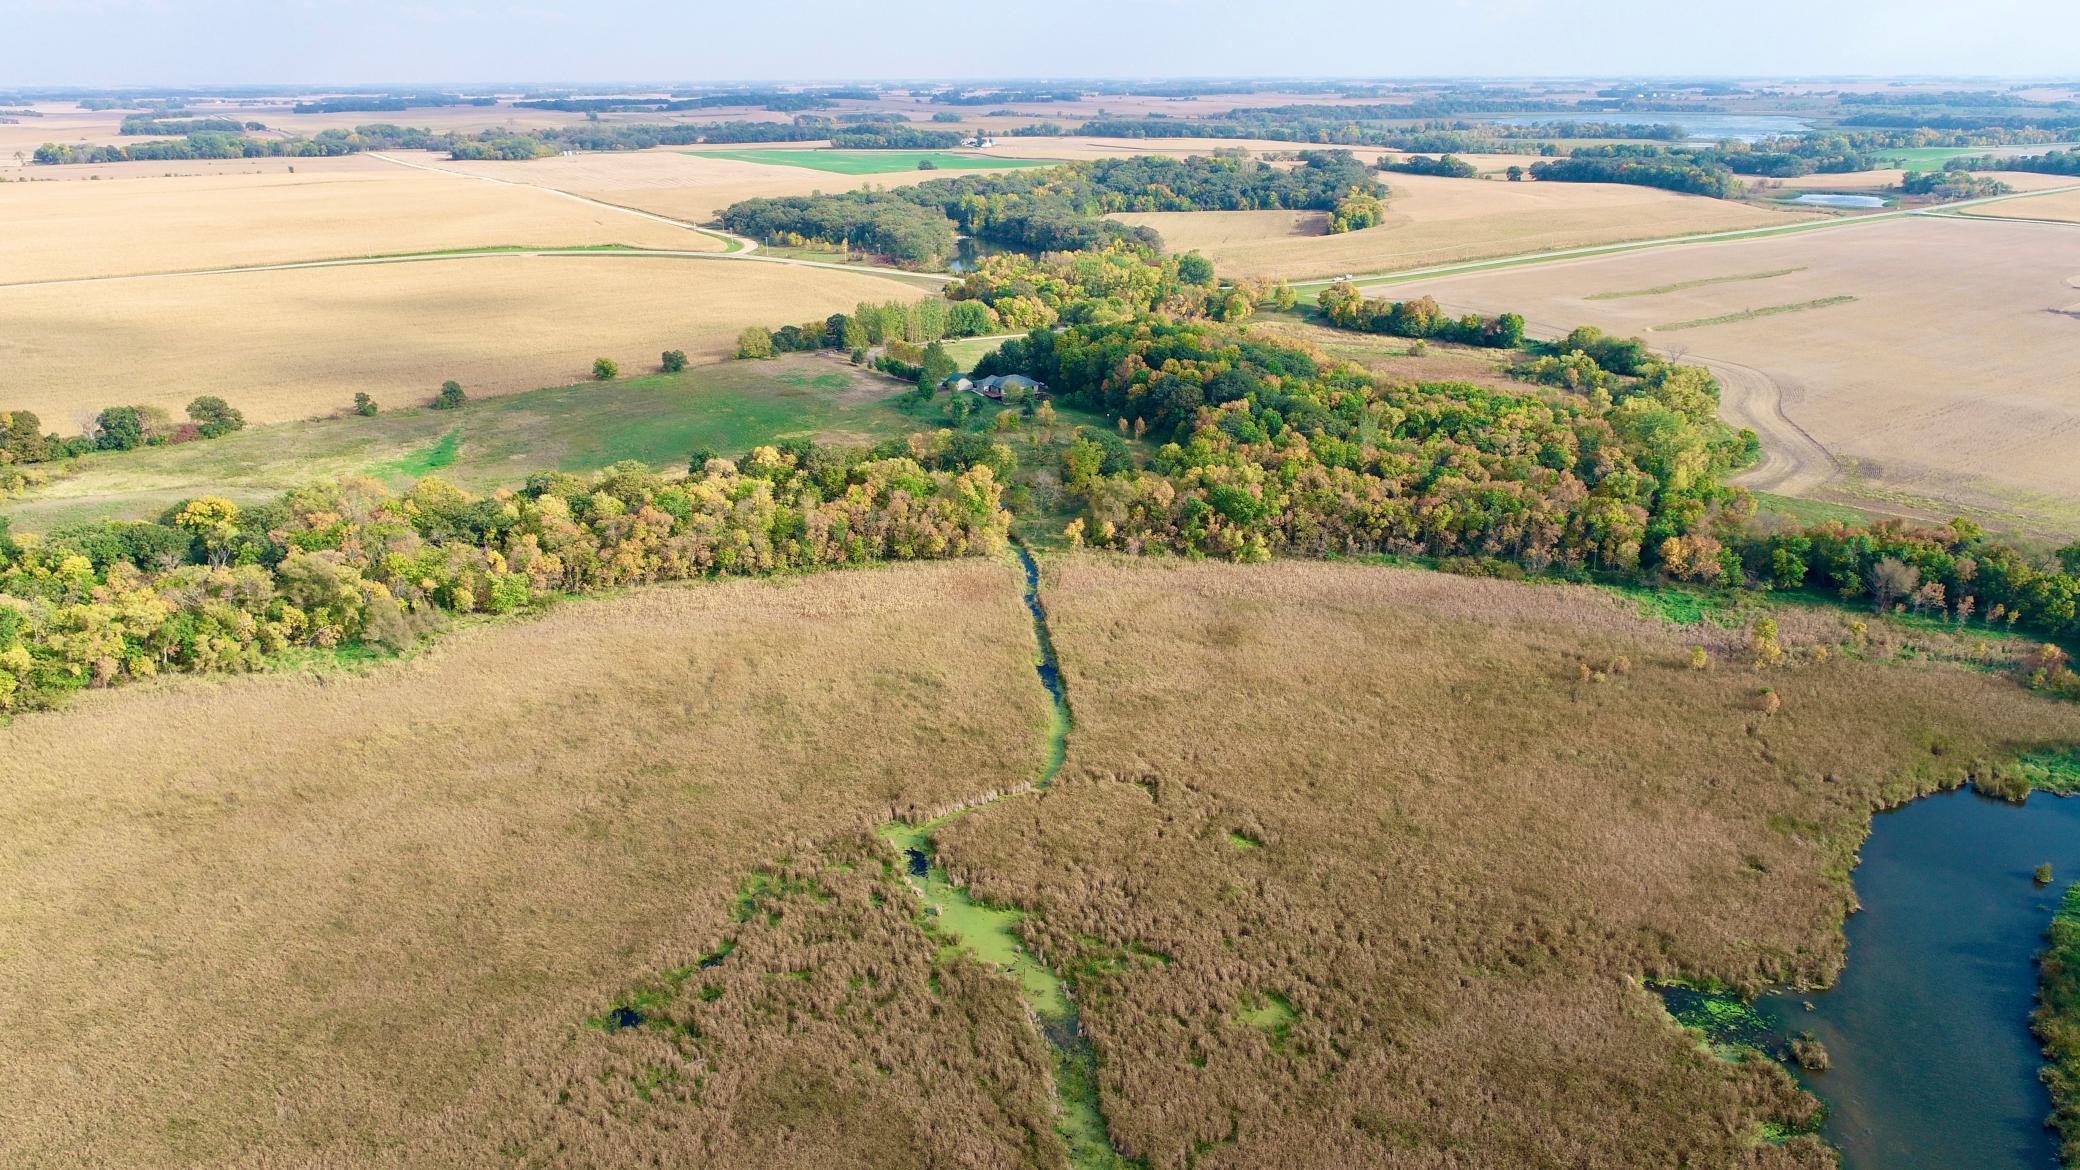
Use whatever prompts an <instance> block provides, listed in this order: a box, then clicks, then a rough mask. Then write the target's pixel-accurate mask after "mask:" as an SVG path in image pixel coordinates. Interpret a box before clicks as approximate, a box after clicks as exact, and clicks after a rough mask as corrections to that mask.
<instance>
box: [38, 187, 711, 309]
mask: <svg viewBox="0 0 2080 1170" xmlns="http://www.w3.org/2000/svg"><path fill="white" fill-rule="evenodd" d="M320 161H323V160H320ZM0 222H5V223H7V224H8V225H9V228H10V230H9V231H7V232H5V233H0V283H4V284H17V283H28V282H33V281H41V280H62V279H68V278H74V277H85V276H108V275H118V274H125V273H140V272H169V271H177V270H180V269H194V268H217V267H231V266H243V265H252V264H271V263H280V262H284V261H296V260H327V259H335V258H339V257H347V256H370V255H380V254H385V253H396V252H423V251H436V250H442V249H460V248H479V247H499V246H506V245H514V246H529V247H555V246H574V245H576V246H584V245H596V244H627V245H630V246H634V247H657V248H673V249H678V250H682V251H719V250H720V249H721V247H722V243H721V242H720V241H718V240H717V239H716V238H715V237H713V236H710V235H706V234H704V233H701V232H696V231H690V230H688V229H685V228H679V227H673V226H672V225H670V224H665V223H660V222H658V221H657V220H654V219H650V218H647V217H644V216H638V215H630V214H629V213H627V212H624V211H617V210H615V209H612V208H605V207H598V206H591V205H587V204H584V203H580V202H578V201H576V200H573V199H565V198H561V197H559V196H556V195H553V194H549V193H547V192H543V191H536V190H530V189H529V188H526V187H519V186H509V185H502V184H495V183H484V182H475V181H472V180H470V179H468V178H464V177H459V176H452V175H444V174H433V173H430V172H427V171H422V170H408V169H406V168H404V167H400V166H382V167H380V168H379V169H373V170H371V169H366V168H357V169H355V170H352V171H326V170H318V171H315V172H313V171H312V170H311V169H310V168H309V167H308V166H306V167H304V168H302V169H300V170H299V171H298V172H297V173H296V174H264V175H222V176H209V177H193V178H159V179H135V180H121V181H117V182H103V183H6V184H0Z"/></svg>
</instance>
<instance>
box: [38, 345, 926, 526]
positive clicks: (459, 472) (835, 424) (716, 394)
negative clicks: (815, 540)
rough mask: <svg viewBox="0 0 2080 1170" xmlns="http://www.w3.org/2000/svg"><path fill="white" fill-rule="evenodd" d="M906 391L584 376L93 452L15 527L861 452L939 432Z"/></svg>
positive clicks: (808, 362)
mask: <svg viewBox="0 0 2080 1170" xmlns="http://www.w3.org/2000/svg"><path fill="white" fill-rule="evenodd" d="M907 390H908V387H907V385H906V384H904V383H902V382H898V381H896V380H895V379H893V378H889V377H885V376H883V375H880V374H875V373H871V372H863V371H859V370H855V369H853V368H852V367H850V366H847V365H845V364H843V363H842V362H839V361H835V360H832V359H830V358H827V357H820V356H818V357H810V356H795V357H788V358H781V359H778V360H776V361H771V362H725V363H722V364H719V365H709V366H696V367H694V368H693V369H690V370H687V371H686V372H685V373H682V374H649V375H645V376H642V377H634V378H625V379H623V380H621V381H618V382H613V383H599V382H579V383H575V384H572V385H567V386H551V387H546V388H544V389H540V390H530V391H527V392H526V393H522V394H513V395H507V396H505V397H502V398H489V399H482V400H479V401H476V402H471V403H469V404H468V405H466V406H464V407H463V408H462V409H460V410H452V411H440V410H432V409H429V408H426V407H423V406H421V407H413V408H409V409H397V410H385V411H384V412H383V413H381V414H379V415H377V416H375V417H374V418H359V417H354V416H349V417H346V418H337V419H315V420H309V421H304V422H292V423H283V424H280V425H276V426H269V427H259V428H253V429H249V430H246V431H242V432H240V433H238V434H235V435H229V436H226V437H225V438H222V439H217V440H214V441H210V442H201V443H188V444H183V445H181V446H177V447H154V448H148V449H145V450H142V451H135V452H126V453H123V454H108V455H91V456H88V457H86V458H85V459H84V460H82V461H81V466H82V468H83V470H82V471H81V472H80V473H79V474H76V475H72V476H68V477H64V478H61V479H59V480H58V481H57V482H55V483H53V484H51V485H50V486H49V487H48V488H46V489H44V490H43V491H41V492H39V493H36V494H34V495H31V496H29V497H26V498H23V499H19V500H14V501H11V502H9V503H8V504H7V506H6V507H5V508H0V514H6V515H8V516H10V517H11V518H12V519H13V520H14V522H15V527H16V529H17V530H18V531H24V532H30V531H46V530H48V529H50V528H52V527H55V526H58V525H61V524H69V523H74V522H79V521H89V520H95V519H99V518H102V517H116V518H121V519H141V518H144V517H148V516H152V515H156V514H157V513H158V512H159V511H161V510H162V509H164V508H165V507H166V506H167V505H169V504H172V503H174V502H176V501H178V500H182V499H186V498H188V497H190V496H196V495H203V494H210V495H219V496H225V497H227V498H230V499H234V500H239V501H247V502H250V501H257V500H263V499H268V498H271V497H272V496H274V495H276V494H278V493H280V492H281V491H283V490H285V489H287V488H290V487H293V486H295V485H297V484H302V483H307V482H309V481H311V480H313V479H320V478H326V477H332V476H342V475H367V476H373V477H376V478H378V479H382V480H385V481H387V482H389V483H391V484H393V485H402V484H404V483H407V482H409V481H411V480H414V479H417V478H419V477H420V476H425V475H438V476H440V477H441V478H443V479H446V480H448V481H450V482H452V483H455V484H457V485H460V486H462V487H465V488H468V489H470V490H472V491H486V490H490V489H492V488H496V487H500V486H510V485H517V484H519V483H520V482H521V481H522V480H524V479H525V478H526V477H527V475H528V474H530V473H531V472H535V471H541V470H558V471H586V470H592V469H596V468H600V467H604V466H606V465H607V464H610V463H614V462H616V461H619V460H623V459H636V460H641V461H642V462H644V463H648V464H652V465H653V466H657V467H664V468H671V467H683V466H684V465H685V462H686V459H687V457H688V455H689V454H690V453H692V452H693V451H694V450H695V449H697V448H701V447H707V448H710V449H712V450H714V451H716V452H718V453H721V454H723V455H728V456H736V455H740V454H742V453H743V452H745V451H747V450H749V449H750V448H752V447H754V446H757V445H759V444H761V443H770V442H774V441H776V440H779V439H784V438H794V437H808V438H814V439H817V440H819V441H823V442H844V443H867V442H873V441H874V440H877V439H880V438H884V437H886V436H889V435H897V434H907V433H908V432H910V431H913V430H925V429H930V428H931V427H933V426H934V425H938V421H937V420H936V419H935V418H926V417H923V416H921V415H914V414H909V413H905V412H904V410H903V408H902V406H901V405H900V404H899V403H898V402H897V401H895V399H896V398H898V397H899V396H900V395H902V394H904V393H905V392H906V391H907Z"/></svg>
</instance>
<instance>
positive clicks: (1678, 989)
mask: <svg viewBox="0 0 2080 1170" xmlns="http://www.w3.org/2000/svg"><path fill="white" fill-rule="evenodd" d="M1652 990H1653V992H1654V993H1655V994H1656V995H1659V996H1660V997H1661V1006H1662V1008H1663V1009H1664V1010H1665V1011H1667V1012H1668V1014H1669V1016H1670V1018H1672V1019H1674V1020H1675V1022H1676V1023H1678V1024H1680V1025H1682V1026H1683V1027H1684V1028H1686V1029H1688V1030H1690V1031H1692V1032H1695V1033H1697V1034H1699V1035H1700V1036H1702V1037H1703V1039H1704V1042H1705V1045H1706V1046H1707V1047H1709V1048H1710V1049H1711V1050H1712V1052H1713V1053H1714V1054H1715V1055H1718V1056H1720V1057H1722V1058H1724V1059H1727V1060H1741V1059H1744V1058H1745V1057H1746V1055H1747V1054H1748V1053H1749V1052H1762V1053H1770V1052H1774V1051H1776V1050H1777V1049H1778V1048H1780V1047H1782V1044H1781V1041H1782V1039H1783V1038H1782V1037H1781V1036H1779V1035H1778V1034H1777V1032H1776V1030H1775V1029H1773V1028H1771V1027H1770V1025H1769V1021H1767V1020H1765V1019H1763V1017H1762V1013H1761V1012H1759V1011H1757V1010H1755V1005H1754V1004H1753V1003H1750V1002H1749V1001H1747V1000H1745V999H1742V998H1741V997H1740V996H1738V995H1734V994H1733V993H1731V992H1726V991H1720V990H1716V989H1712V988H1703V987H1692V986H1690V985H1688V984H1682V983H1661V984H1655V985H1654V986H1653V987H1652Z"/></svg>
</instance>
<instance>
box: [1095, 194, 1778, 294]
mask: <svg viewBox="0 0 2080 1170" xmlns="http://www.w3.org/2000/svg"><path fill="white" fill-rule="evenodd" d="M1381 177H1382V178H1383V179H1385V181H1386V183H1387V187H1388V189H1389V191H1390V192H1391V194H1390V195H1389V196H1388V199H1387V219H1386V222H1385V223H1382V224H1380V225H1379V226H1378V227H1372V228H1367V229H1365V230H1363V231H1356V232H1345V233H1343V234H1341V235H1333V236H1332V235H1328V234H1327V231H1328V228H1327V218H1326V216H1325V215H1324V214H1323V213H1322V212H1317V211H1298V212H1296V211H1194V212H1158V213H1153V214H1131V215H1120V216H1116V217H1115V218H1117V219H1121V220H1124V221H1126V222H1128V223H1135V224H1145V225H1147V226H1149V227H1152V228H1154V229H1156V230H1157V231H1158V232H1161V233H1162V235H1163V241H1164V244H1165V246H1166V247H1168V248H1169V249H1171V250H1172V251H1179V252H1184V251H1198V252H1201V253H1203V254H1204V255H1205V256H1206V258H1207V259H1209V260H1211V261H1213V262H1214V265H1215V267H1217V268H1218V269H1219V270H1220V271H1221V272H1222V273H1223V274H1225V275H1233V276H1248V277H1278V276H1284V277H1292V278H1296V279H1297V278H1306V277H1322V276H1337V275H1340V274H1343V273H1346V272H1354V273H1367V272H1387V271H1392V270H1395V269H1402V268H1421V267H1425V266H1428V265H1432V264H1444V263H1449V262H1451V261H1455V260H1472V259H1479V258H1483V257H1489V256H1507V255H1514V254H1516V253H1520V252H1533V251H1540V250H1544V249H1551V248H1573V247H1582V246H1585V245H1590V244H1604V243H1613V242H1617V241H1621V240H1637V239H1650V238H1653V237H1657V236H1673V235H1687V234H1691V233H1697V232H1716V231H1731V230H1736V229H1740V228H1752V227H1767V226H1772V225H1776V224H1786V223H1794V222H1797V221H1798V220H1800V219H1804V218H1809V217H1808V216H1806V215H1805V214H1803V213H1799V212H1791V211H1777V210H1773V209H1769V208H1761V207H1756V206H1753V205H1750V204H1742V203H1731V202H1728V201H1726V200H1722V199H1709V198H1705V197H1703V196H1699V195H1679V194H1675V193H1673V192H1668V191H1660V190H1656V189H1654V188H1650V187H1630V186H1618V185H1615V184H1605V183H1511V182H1507V181H1499V180H1475V179H1441V178H1436V177H1434V176H1430V175H1398V174H1387V175H1383V176H1381Z"/></svg>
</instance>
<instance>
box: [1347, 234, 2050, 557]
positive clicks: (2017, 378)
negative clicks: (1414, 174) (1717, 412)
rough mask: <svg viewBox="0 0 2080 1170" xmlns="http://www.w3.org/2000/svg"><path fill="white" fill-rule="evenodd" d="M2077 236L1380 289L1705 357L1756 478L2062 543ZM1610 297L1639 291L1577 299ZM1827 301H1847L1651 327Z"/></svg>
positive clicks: (1832, 242) (1493, 276)
mask: <svg viewBox="0 0 2080 1170" xmlns="http://www.w3.org/2000/svg"><path fill="white" fill-rule="evenodd" d="M2034 202H2036V200H2033V199H2032V200H2018V201H2017V202H2016V203H2014V204H2008V205H1999V206H2013V207H2017V208H2021V207H2026V206H2028V205H2029V204H2031V203H2034ZM2071 237H2072V231H2071V229H2069V228H2065V227H2062V226H2058V225H2049V224H2026V223H2003V222H1998V221H1991V220H1989V221H1986V222H1963V221H1958V220H1952V219H1935V218H1928V217H1917V218H1913V219H1907V220H1892V221H1888V222H1883V223H1874V224H1870V225H1868V226H1852V227H1845V228H1841V229H1836V230H1830V231H1824V232H1815V233H1810V234H1796V235H1792V236H1785V237H1776V238H1767V239H1760V240H1747V241H1739V242H1733V243H1721V244H1694V245H1686V246H1681V247H1671V248H1659V249H1654V250H1651V251H1644V252H1636V253H1628V254H1624V255H1618V256H1609V257H1600V258H1593V259H1586V260H1578V261H1568V262H1562V263H1555V264H1546V265H1538V266H1533V267H1524V268H1514V269H1505V270H1501V271H1496V272H1490V273H1482V274H1475V275H1467V276H1457V277H1449V278H1443V279H1439V280H1436V281H1426V282H1421V283H1418V284H1401V285H1394V286H1389V287H1387V288H1383V289H1381V290H1379V292H1380V293H1381V294H1384V295H1391V296H1395V297H1405V296H1409V295H1412V294H1416V293H1427V294H1430V295H1433V296H1435V297H1437V298H1438V300H1440V301H1441V302H1443V303H1445V304H1446V305H1447V306H1451V307H1455V308H1480V309H1485V310H1488V311H1500V310H1504V309H1515V310H1517V311H1520V312H1522V313H1524V314H1525V315H1526V316H1527V317H1529V318H1530V320H1531V321H1532V323H1533V324H1534V326H1537V327H1543V328H1544V329H1545V330H1547V331H1548V332H1551V331H1558V330H1564V329H1566V328H1568V327H1571V326H1573V325H1575V324H1580V323H1589V324H1595V325H1599V326H1602V327H1603V328H1605V329H1609V330H1612V331H1614V332H1619V333H1623V334H1637V335H1640V336H1644V337H1645V338H1646V339H1647V340H1648V342H1649V343H1651V344H1653V345H1655V346H1656V347H1659V348H1663V349H1675V350H1679V351H1681V352H1683V353H1685V354H1686V355H1687V360H1691V361H1699V360H1702V361H1706V362H1707V363H1708V364H1714V365H1716V366H1718V367H1719V368H1720V373H1721V377H1722V380H1723V381H1725V382H1726V384H1727V399H1726V406H1727V414H1728V417H1729V418H1732V419H1733V420H1734V421H1736V422H1738V423H1742V424H1745V425H1753V426H1755V427H1756V429H1757V430H1758V431H1759V432H1760V433H1762V434H1763V435H1764V437H1765V441H1766V443H1768V444H1769V445H1771V446H1772V447H1773V448H1774V451H1773V454H1775V455H1777V456H1779V457H1778V458H1775V459H1773V460H1772V462H1770V463H1769V464H1766V465H1765V467H1764V468H1762V469H1760V470H1759V471H1758V472H1757V473H1756V474H1755V475H1754V476H1753V477H1751V479H1750V480H1749V482H1750V483H1751V485H1752V486H1756V487H1760V488H1766V489H1770V490H1778V491H1786V492H1790V493H1797V494H1817V495H1821V496H1833V497H1839V498H1842V499H1845V500H1848V501H1850V502H1858V501H1862V502H1867V503H1873V504H1876V505H1879V506H1881V507H1890V508H1893V509H1895V510H1904V511H1909V512H1915V513H1920V514H1927V515H1931V516H1938V517H1941V516H1947V515H1950V514H1952V513H1955V512H1964V513H1967V514H1972V515H1975V516H1977V517H1979V518H1981V519H1982V520H1985V521H1987V522H1989V523H1991V524H1994V525H1997V526H2002V527H2010V528H2019V529H2023V530H2026V531H2035V532H2042V533H2047V534H2058V533H2065V534H2066V535H2067V536H2068V537H2070V533H2071V530H2072V528H2073V527H2074V523H2075V520H2076V519H2080V461H2076V460H2074V458H2073V457H2072V452H2073V443H2074V441H2075V439H2076V438H2080V366H2076V365H2075V363H2074V362H2073V360H2072V355H2073V354H2074V353H2075V352H2080V315H2076V314H2080V251H2076V250H2075V249H2074V248H2073V247H2072V246H2071ZM1792 268H1797V269H1799V271H1794V272H1788V273H1785V274H1783V275H1778V276H1772V277H1768V278H1766V279H1749V280H1723V279H1722V280H1720V281H1719V282H1718V283H1711V284H1704V285H1699V286H1696V287H1692V288H1688V289H1680V290H1670V291H1666V292H1661V293H1654V292H1651V291H1650V290H1658V289H1666V288H1668V286H1671V285H1675V284H1681V283H1685V282H1689V281H1696V280H1706V279H1712V278H1724V277H1727V276H1732V275H1739V274H1754V273H1764V272H1772V271H1776V270H1780V269H1792ZM1619 291H1622V292H1631V293H1635V294H1642V293H1644V294H1645V295H1631V296H1626V297H1622V298H1617V299H1590V298H1592V297H1595V296H1596V294H1599V293H1609V292H1619ZM1839 296H1851V297H1854V298H1856V299H1855V300H1854V301H1853V302H1849V303H1841V304H1833V305H1827V306H1824V307H1813V308H1806V309H1800V310H1795V311H1787V312H1779V313H1776V314H1773V315H1766V316H1758V317H1754V318H1752V319H1745V320H1728V321H1725V322H1723V323H1710V324H1692V325H1691V326H1690V327H1688V328H1684V329H1681V330H1673V331H1671V330H1668V329H1666V328H1658V329H1657V327H1665V326H1668V325H1672V324H1678V323H1700V322H1713V321H1714V320H1715V319H1717V318H1722V317H1730V316H1736V315H1740V314H1745V313H1748V312H1750V311H1752V310H1759V309H1772V308H1779V307H1783V306H1798V305H1805V304H1808V303H1810V302H1813V301H1817V300H1822V299H1825V298H1832V297H1839ZM1800 434H1803V435H1804V436H1806V437H1807V439H1808V440H1809V443H1810V444H1812V445H1816V446H1817V448H1819V449H1824V451H1823V453H1822V454H1820V455H1815V454H1814V447H1813V446H1809V445H1807V443H1801V442H1800V441H1799V439H1798V436H1799V435H1800ZM1835 461H1838V463H1839V472H1838V473H1837V469H1836V467H1834V466H1831V465H1829V464H1830V463H1832V462H1835Z"/></svg>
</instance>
